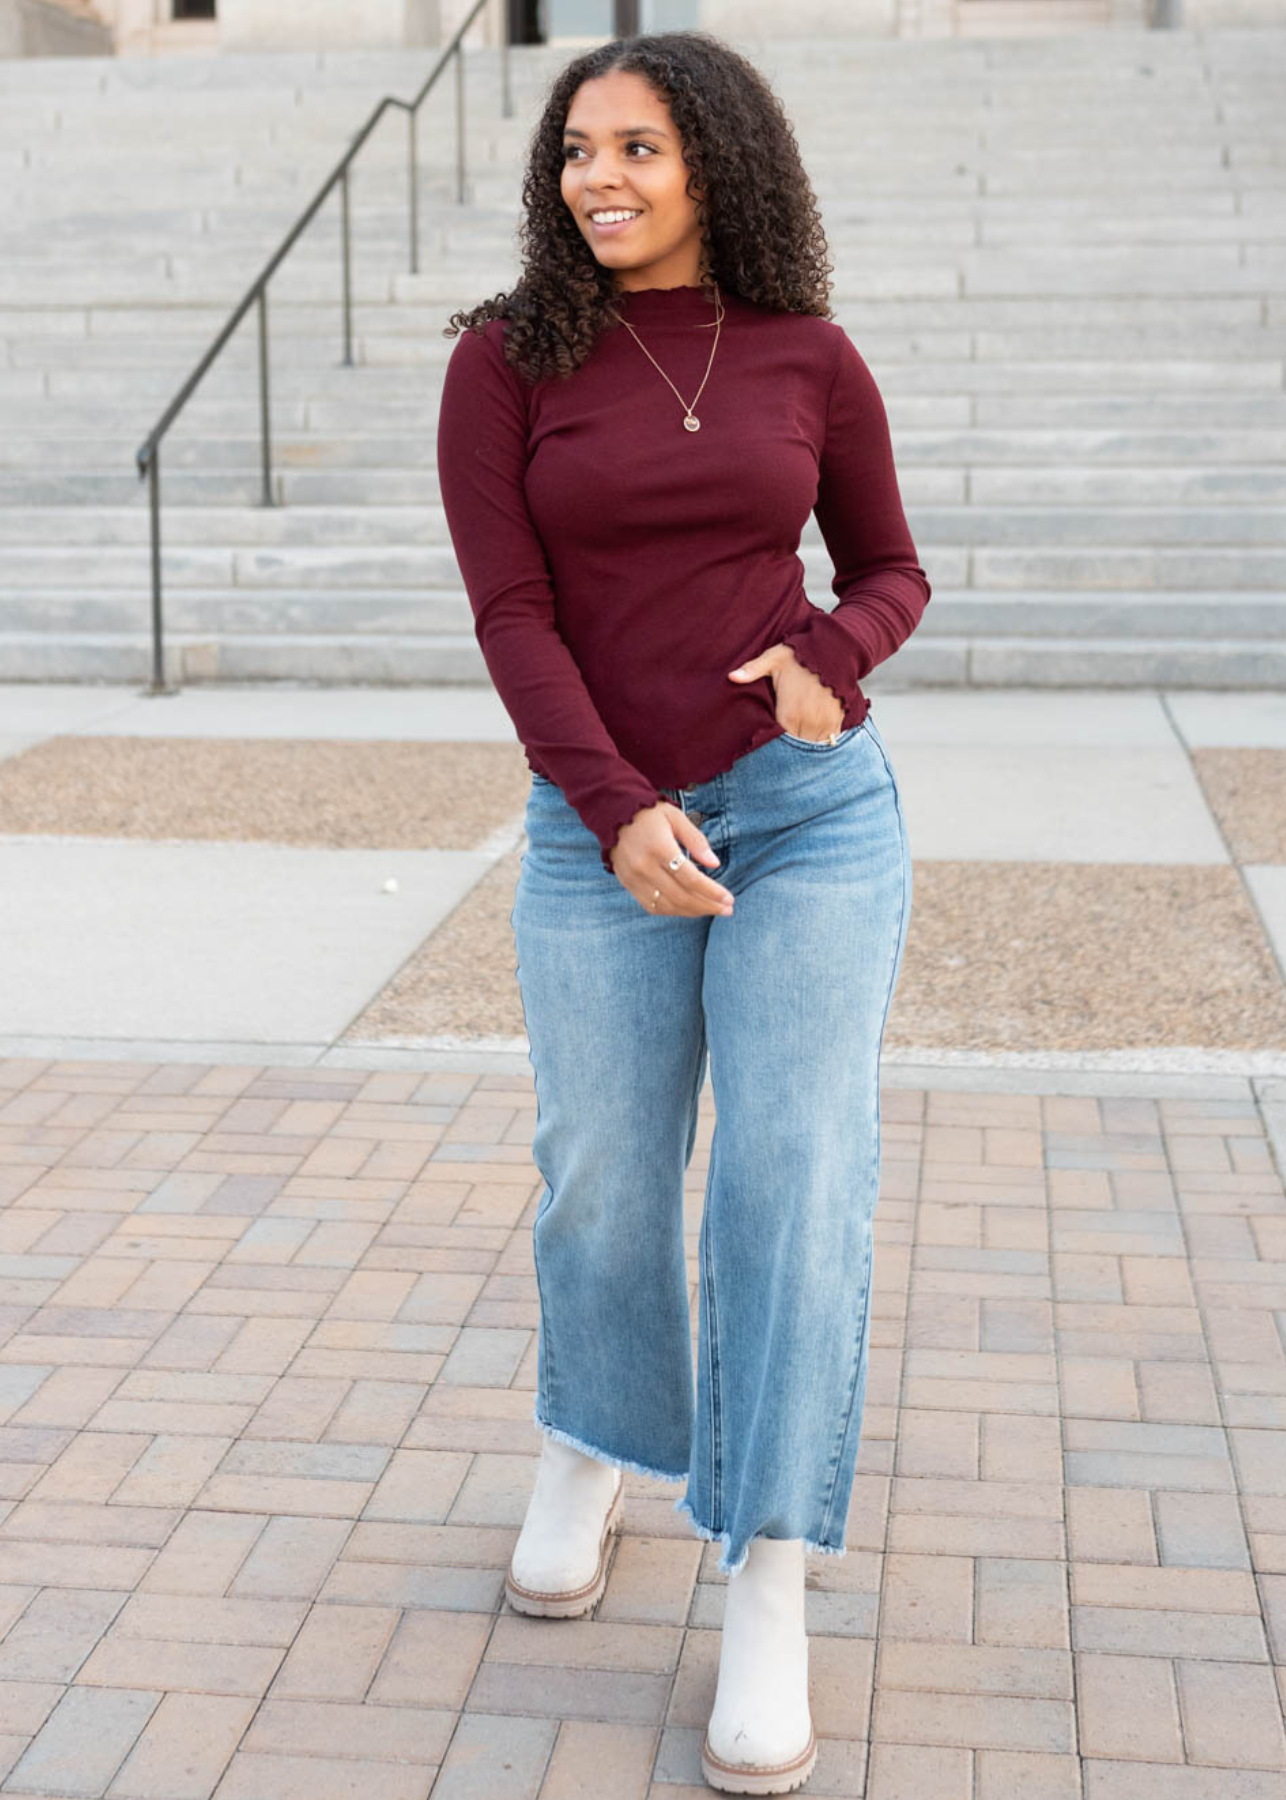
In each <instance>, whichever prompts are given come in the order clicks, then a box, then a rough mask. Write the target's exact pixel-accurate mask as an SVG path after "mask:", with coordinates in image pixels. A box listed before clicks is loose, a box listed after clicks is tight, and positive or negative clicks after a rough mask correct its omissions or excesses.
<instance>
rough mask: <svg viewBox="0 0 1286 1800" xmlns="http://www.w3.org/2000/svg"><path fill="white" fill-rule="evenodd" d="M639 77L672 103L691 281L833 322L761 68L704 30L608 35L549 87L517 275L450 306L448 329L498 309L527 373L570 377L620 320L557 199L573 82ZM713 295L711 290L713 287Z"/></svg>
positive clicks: (809, 220) (803, 192) (816, 241)
mask: <svg viewBox="0 0 1286 1800" xmlns="http://www.w3.org/2000/svg"><path fill="white" fill-rule="evenodd" d="M613 69H623V70H627V71H629V72H630V73H632V74H637V75H641V76H642V77H643V78H644V79H645V80H646V81H647V82H648V83H649V84H650V85H651V87H652V89H653V90H654V92H655V93H657V94H658V95H659V96H660V97H661V98H663V99H664V100H665V101H666V103H667V104H668V106H669V108H670V116H671V118H672V119H673V121H674V125H675V128H676V130H677V131H678V133H679V136H680V139H681V142H682V146H683V160H684V162H685V163H686V165H687V166H688V168H689V170H690V171H691V173H690V175H689V177H688V187H687V191H688V193H689V194H692V192H693V186H694V182H695V184H696V185H697V186H698V187H699V188H701V189H702V190H703V191H704V198H703V199H697V198H696V196H695V195H694V196H693V197H694V199H695V200H696V206H697V219H698V223H699V225H700V228H701V235H702V263H703V270H702V284H703V285H705V284H706V283H708V282H709V281H710V280H711V279H713V280H714V281H717V282H718V283H719V286H720V287H721V288H722V289H724V290H725V291H728V292H731V293H735V294H737V295H739V296H740V297H741V298H742V299H744V300H749V301H751V302H753V303H755V304H758V305H760V306H766V307H770V308H772V309H773V310H774V311H780V312H797V313H813V314H816V315H818V316H820V317H821V318H830V317H831V316H832V315H831V309H830V304H829V298H828V296H829V292H830V280H829V272H830V271H831V270H832V268H833V265H832V264H831V263H830V262H829V261H828V260H827V244H826V238H825V234H824V232H823V230H822V223H821V217H820V214H819V212H818V208H817V201H816V197H815V196H814V194H813V189H812V185H811V183H810V182H809V179H808V176H807V175H806V174H805V172H804V165H803V162H802V160H801V158H800V154H799V145H798V144H797V142H796V140H795V133H794V129H793V127H792V126H791V123H790V121H789V119H788V118H787V117H786V114H785V112H784V110H783V108H782V105H781V102H780V101H779V100H778V98H777V96H776V94H775V93H774V92H773V90H772V88H771V87H770V86H769V84H768V82H767V80H766V79H765V77H764V76H763V75H762V74H761V73H760V72H759V70H758V69H756V68H755V66H754V65H753V63H751V62H748V61H747V59H746V58H745V57H744V56H741V55H740V54H739V53H738V52H737V51H735V50H734V49H732V48H731V46H730V45H728V44H726V43H724V42H723V40H722V39H720V38H717V37H715V36H714V35H713V34H712V33H710V32H705V31H660V32H653V33H650V34H646V35H643V36H640V37H630V38H613V39H612V40H611V42H609V43H606V44H602V45H598V46H596V47H595V48H594V49H592V50H589V51H587V52H586V53H585V54H584V55H583V56H578V57H576V58H575V59H574V60H573V61H572V62H569V63H568V64H567V65H566V67H564V68H563V69H562V70H561V71H560V72H559V73H558V75H557V76H556V77H555V79H554V81H553V83H552V84H551V86H550V89H549V94H548V98H547V99H546V102H545V108H544V111H543V113H542V114H541V117H540V121H539V123H538V124H537V126H536V128H535V131H534V132H533V134H532V138H531V144H530V148H529V152H528V160H527V169H526V173H525V174H524V177H523V188H522V198H523V206H524V215H523V218H522V221H521V224H520V227H519V233H518V240H519V247H520V252H521V256H522V264H523V269H522V274H521V276H520V277H519V279H518V281H517V283H516V284H515V286H514V287H513V288H512V289H511V290H510V291H509V292H508V293H500V294H496V295H494V296H493V297H492V298H491V299H489V300H483V301H482V302H481V303H480V304H479V305H477V306H474V307H472V308H467V309H464V310H462V311H459V312H455V313H452V315H451V321H450V324H449V325H447V326H446V327H444V330H443V335H444V336H445V337H454V336H456V335H457V334H458V332H459V330H460V329H461V328H466V329H468V330H470V331H476V332H482V331H485V329H486V327H487V325H488V323H489V322H490V321H491V320H492V319H507V320H508V321H509V326H508V329H507V330H506V331H505V333H504V340H505V343H504V354H505V360H506V361H507V362H509V363H510V364H512V365H513V366H514V367H516V368H517V369H518V371H519V372H520V373H521V374H522V375H523V376H525V377H526V379H527V380H528V381H532V382H535V381H539V380H540V379H542V378H543V377H544V376H547V375H555V374H557V375H559V376H562V377H566V376H569V375H571V374H573V373H574V372H575V370H576V369H578V368H579V367H580V365H581V364H582V363H583V362H584V361H585V359H586V357H587V356H588V355H589V353H590V351H591V350H592V349H593V347H594V343H595V340H596V338H597V337H598V335H599V333H600V332H601V331H604V330H612V329H619V327H618V326H617V324H616V321H615V319H614V318H613V316H612V314H611V312H610V310H609V309H610V307H611V303H612V301H613V299H614V297H615V296H616V294H617V293H618V291H619V290H618V288H617V285H616V276H615V272H614V271H613V270H612V269H608V268H605V267H604V266H603V265H602V264H601V263H600V262H599V261H598V259H597V258H596V257H595V255H594V253H593V251H592V250H591V249H590V247H589V245H588V244H587V243H586V242H585V239H584V237H583V236H582V234H581V232H580V230H579V229H578V227H577V225H576V221H575V220H574V219H573V217H572V215H571V212H570V210H569V209H568V206H567V204H566V202H565V201H564V199H563V196H562V190H561V179H562V168H563V131H564V127H565V125H566V122H567V113H568V109H569V108H570V106H571V103H572V99H573V97H574V95H575V93H576V90H577V89H578V88H579V87H580V86H581V84H582V82H585V81H590V80H592V79H593V78H594V77H595V76H598V75H606V74H607V73H608V72H609V71H610V70H613ZM711 298H712V299H713V292H712V294H711Z"/></svg>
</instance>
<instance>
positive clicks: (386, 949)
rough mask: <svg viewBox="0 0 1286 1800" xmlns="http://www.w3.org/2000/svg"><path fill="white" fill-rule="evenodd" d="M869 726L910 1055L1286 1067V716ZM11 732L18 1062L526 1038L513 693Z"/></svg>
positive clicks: (916, 716) (976, 715) (64, 701)
mask: <svg viewBox="0 0 1286 1800" xmlns="http://www.w3.org/2000/svg"><path fill="white" fill-rule="evenodd" d="M873 706H874V709H875V716H876V717H877V718H878V720H879V723H880V728H881V733H882V735H883V737H884V739H885V741H886V743H887V744H888V746H889V749H890V753H891V755H892V758H893V761H894V765H895V769H896V772H897V776H898V780H899V786H900V789H901V792H902V798H903V802H904V809H905V813H906V818H907V823H908V831H909V834H910V838H911V845H912V851H913V854H914V857H915V863H916V887H915V895H914V900H913V907H912V921H911V929H910V936H909V939H908V944H907V956H906V963H905V965H904V970H903V974H902V978H901V980H900V982H899V986H898V991H897V995H896V997H895V1001H894V1006H893V1011H892V1013H891V1016H890V1020H889V1031H888V1039H887V1048H888V1053H889V1056H890V1059H891V1060H892V1061H894V1062H897V1063H899V1064H901V1063H916V1062H918V1061H926V1060H927V1062H928V1063H930V1064H933V1065H936V1064H938V1063H942V1062H945V1063H948V1064H952V1065H954V1064H956V1063H958V1062H961V1061H964V1062H966V1063H968V1062H972V1061H978V1060H980V1059H981V1060H984V1061H986V1062H993V1061H995V1060H997V1059H998V1060H1000V1061H1001V1062H1002V1063H1006V1064H1015V1065H1019V1066H1022V1065H1024V1064H1037V1065H1040V1066H1048V1067H1083V1066H1106V1067H1113V1066H1118V1067H1126V1068H1134V1067H1139V1066H1148V1067H1156V1068H1162V1067H1168V1068H1177V1069H1194V1070H1200V1069H1203V1068H1206V1069H1213V1070H1220V1071H1225V1070H1226V1071H1229V1072H1237V1073H1240V1074H1274V1073H1282V1074H1286V984H1284V982H1283V965H1284V964H1286V697H1283V696H1279V695H1271V694H1262V693H1245V694H1242V693H1158V694H1148V693H1142V694H1139V693H1113V692H1103V691H1084V692H1017V693H1015V692H1012V691H996V692H991V693H983V694H978V693H959V692H953V691H941V692H920V693H881V692H879V690H878V688H877V689H875V690H874V700H873ZM0 725H2V727H3V732H4V734H5V735H4V737H3V738H2V739H0V748H2V749H4V750H7V751H8V755H7V756H6V757H4V759H3V760H0V858H2V859H3V864H4V870H5V879H4V880H3V882H2V883H0V990H2V991H3V992H4V993H5V995H6V1007H5V1016H4V1019H3V1022H2V1028H3V1033H4V1035H3V1036H0V1051H3V1050H8V1051H10V1052H11V1053H13V1054H18V1055H24V1054H32V1055H37V1056H44V1055H52V1056H63V1055H74V1056H83V1055H93V1054H97V1053H98V1051H99V1049H100V1048H102V1049H105V1050H107V1051H109V1052H111V1053H115V1054H121V1055H126V1056H130V1055H135V1054H141V1055H144V1056H148V1057H150V1056H152V1055H156V1054H159V1055H161V1056H162V1057H167V1058H168V1057H170V1056H180V1055H188V1054H191V1055H195V1056H210V1057H214V1058H219V1057H224V1056H234V1057H236V1056H240V1055H242V1054H243V1053H245V1054H247V1055H251V1056H258V1055H260V1054H263V1055H267V1056H271V1057H272V1058H273V1059H275V1060H278V1061H283V1062H301V1063H311V1062H324V1061H325V1060H326V1059H327V1058H328V1057H330V1056H332V1055H334V1054H336V1053H340V1054H342V1056H343V1057H344V1058H345V1059H346V1060H351V1058H352V1057H353V1055H354V1054H357V1055H358V1056H360V1057H365V1056H367V1055H368V1054H369V1055H373V1056H377V1057H382V1056H384V1055H386V1054H390V1053H396V1052H397V1051H398V1050H409V1051H412V1052H413V1053H414V1054H415V1055H416V1056H422V1055H423V1053H424V1052H425V1051H428V1050H432V1049H436V1048H446V1049H456V1048H463V1047H465V1046H468V1047H470V1048H478V1049H483V1048H494V1049H497V1050H501V1051H518V1052H519V1053H521V1052H522V1051H523V1050H524V1049H525V1037H524V1034H523V1021H522V1014H521V1007H520V1004H519V1000H518V994H517V987H516V983H515V981H514V976H513V946H512V938H511V934H510V928H509V910H510V907H511V905H512V896H513V886H514V883H515V881H516V879H517V869H518V860H519V855H520V851H521V832H522V809H523V804H524V801H525V798H526V792H527V784H528V776H527V771H526V765H525V762H524V760H523V756H522V751H521V748H520V746H519V745H518V743H517V742H516V740H515V738H514V734H513V731H512V728H511V726H510V724H509V721H508V719H507V717H506V716H505V714H504V712H503V709H502V708H501V706H500V703H499V701H498V699H497V698H496V696H495V695H494V694H493V693H492V692H491V691H490V690H483V689H477V688H472V689H471V688H458V689H454V690H453V689H443V688H438V689H433V690H419V691H414V690H411V691H408V690H405V689H402V690H394V689H350V690H333V689H305V688H299V689H289V688H286V689H277V688H258V689H255V688H244V689H240V690H238V689H225V688H190V689H187V690H185V691H184V692H183V693H181V694H179V695H177V696H174V697H171V698H164V699H151V698H148V697H146V696H145V695H143V694H142V693H140V692H137V691H135V690H132V689H128V688H126V689H111V688H92V687H64V688H43V687H35V686H22V685H15V686H11V687H8V688H0ZM390 881H392V882H395V883H396V891H390V890H389V889H388V885H387V884H388V883H389V882H390ZM417 1066H423V1065H422V1064H419V1065H417ZM514 1066H522V1063H521V1062H520V1063H519V1064H517V1065H514Z"/></svg>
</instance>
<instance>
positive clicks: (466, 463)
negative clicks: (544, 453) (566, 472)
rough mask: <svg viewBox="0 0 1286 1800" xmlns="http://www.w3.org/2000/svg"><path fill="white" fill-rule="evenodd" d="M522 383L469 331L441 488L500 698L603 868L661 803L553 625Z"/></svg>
mask: <svg viewBox="0 0 1286 1800" xmlns="http://www.w3.org/2000/svg"><path fill="white" fill-rule="evenodd" d="M521 382H522V377H521V376H520V375H519V374H518V373H517V371H516V370H514V369H512V368H510V366H509V365H508V364H507V363H506V362H505V360H504V356H503V353H502V350H501V346H500V342H499V332H498V331H489V332H488V333H487V334H486V335H482V334H479V333H477V332H473V331H469V330H467V329H466V330H465V331H464V332H463V334H462V335H461V337H460V338H459V339H458V340H457V342H456V345H455V348H454V350H453V351H452V354H451V356H450V358H449V360H448V363H447V369H446V375H445V378H444V381H443V388H442V401H441V407H440V411H439V414H438V434H437V454H438V483H439V487H440V489H441V493H442V504H443V506H444V508H445V510H446V518H447V527H448V530H449V531H450V533H451V541H452V545H453V547H454V550H455V555H456V560H457V562H458V563H459V565H460V572H461V574H462V575H463V577H464V584H465V589H466V591H467V593H468V596H469V604H470V606H471V607H472V609H473V615H474V623H475V632H476V636H477V639H478V644H479V646H480V648H481V650H482V655H483V660H484V661H485V663H486V665H487V669H488V672H489V673H490V675H491V679H492V681H493V682H494V683H495V687H496V691H497V693H498V694H499V695H500V698H501V701H502V703H503V704H504V707H505V710H506V711H507V712H508V714H509V717H510V718H511V719H512V720H513V723H514V728H515V729H516V731H517V733H518V736H519V737H520V738H521V739H522V742H523V744H524V745H525V746H526V748H527V750H528V753H529V760H531V759H534V761H535V763H536V764H537V765H538V767H539V769H540V771H541V773H544V774H547V775H548V776H549V777H550V779H551V780H553V781H555V782H556V783H557V784H558V786H559V787H560V788H561V789H562V790H563V793H564V794H565V796H566V798H567V800H568V801H569V803H570V804H571V805H572V806H573V807H574V808H575V809H576V811H577V813H578V814H579V815H580V817H581V819H582V820H583V821H584V823H585V825H586V826H587V827H588V828H589V830H590V831H592V832H593V833H594V835H595V837H596V838H597V839H598V841H599V845H600V848H601V851H602V862H603V867H604V868H605V869H606V870H607V871H608V872H609V873H612V872H613V871H612V865H611V861H610V859H609V855H608V852H609V851H610V850H611V848H612V846H613V845H614V844H615V842H616V838H617V834H618V832H619V831H620V828H621V826H622V825H624V824H626V823H628V821H629V820H630V819H632V818H633V817H634V815H635V814H636V813H637V812H639V811H640V810H641V809H642V808H643V807H646V806H655V805H656V804H657V802H658V801H659V800H661V799H663V798H664V796H663V795H662V794H660V793H658V792H657V789H656V788H655V787H654V786H653V784H652V783H651V782H650V781H648V780H646V779H645V778H644V776H643V775H642V774H641V773H640V771H639V770H638V769H636V768H635V767H634V765H633V764H632V763H630V762H628V761H627V760H626V759H625V758H624V757H623V756H621V754H620V753H619V751H618V750H617V748H616V746H615V744H614V743H613V741H612V739H611V737H610V736H609V734H608V732H607V729H606V727H605V726H604V724H603V721H602V719H601V717H600V716H599V713H598V711H597V708H596V707H595V705H594V703H593V701H592V699H591V697H590V695H589V692H588V689H587V688H586V685H585V681H584V678H583V677H582V675H581V672H580V670H579V668H578V666H577V664H576V662H575V660H574V658H573V656H572V653H571V651H570V649H569V648H568V646H567V644H566V642H565V641H564V639H563V637H562V636H561V634H560V632H559V630H558V626H557V622H556V619H555V609H554V588H553V581H552V578H551V575H550V569H549V563H548V559H547V557H546V555H545V550H544V545H543V543H542V542H541V539H540V536H539V533H538V532H537V530H536V527H535V524H534V522H533V520H532V517H531V513H530V510H529V507H528V504H527V498H526V493H525V490H524V474H525V470H526V465H527V412H526V405H525V403H524V399H523V394H522V390H521Z"/></svg>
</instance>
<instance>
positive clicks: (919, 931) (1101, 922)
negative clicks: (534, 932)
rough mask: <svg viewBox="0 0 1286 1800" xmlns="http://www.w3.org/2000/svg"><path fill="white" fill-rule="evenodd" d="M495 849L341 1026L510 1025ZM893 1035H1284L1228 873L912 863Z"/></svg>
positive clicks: (1124, 1039) (971, 1046)
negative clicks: (478, 877)
mask: <svg viewBox="0 0 1286 1800" xmlns="http://www.w3.org/2000/svg"><path fill="white" fill-rule="evenodd" d="M518 868H519V853H518V852H514V853H513V855H511V856H508V857H505V858H503V859H502V861H501V862H499V863H498V864H497V865H496V867H495V868H494V869H493V870H492V871H491V873H490V874H489V875H488V876H487V877H486V879H485V880H484V881H482V882H481V883H480V884H479V885H478V887H477V888H476V889H475V890H474V891H473V893H472V894H470V895H469V896H468V897H467V898H466V899H465V900H464V901H463V902H462V903H461V904H460V906H458V907H457V908H456V910H455V912H454V913H452V914H451V916H450V917H449V918H448V919H447V920H445V921H444V922H443V924H442V926H441V927H440V928H439V930H438V931H437V932H436V933H435V934H434V935H433V936H432V937H431V938H429V939H428V941H427V942H426V943H425V944H424V945H423V946H422V947H421V949H420V950H419V951H417V952H416V954H415V955H414V956H412V957H411V958H409V959H408V961H407V962H406V963H405V964H404V965H403V967H402V968H401V969H400V970H399V972H398V974H397V976H396V977H395V978H394V980H393V981H392V982H391V983H390V984H389V985H388V987H386V988H385V990H384V991H383V993H382V994H380V996H379V997H378V999H377V1000H376V1001H375V1002H374V1004H373V1005H372V1006H370V1007H369V1008H368V1009H367V1010H366V1012H365V1013H363V1014H362V1015H361V1017H360V1018H358V1019H356V1020H355V1021H354V1022H353V1024H352V1025H351V1026H350V1027H349V1030H348V1032H347V1033H346V1036H348V1037H352V1038H386V1037H388V1038H416V1037H431V1036H435V1035H438V1034H443V1035H448V1034H449V1035H457V1034H458V1035H461V1036H480V1037H481V1036H493V1035H495V1036H520V1035H521V1034H522V1032H523V1031H524V1029H525V1026H524V1021H523V1015H522V1006H521V1000H520V997H519V994H518V986H517V980H516V977H515V974H514V963H515V957H514V950H513V937H512V931H511V928H510V924H509V914H510V911H511V909H512V906H513V892H514V886H515V883H516V881H517V878H518ZM885 1043H886V1045H887V1046H888V1048H890V1049H894V1048H900V1049H912V1048H916V1049H927V1048H943V1049H953V1050H982V1051H995V1050H1018V1051H1024V1050H1124V1049H1161V1048H1178V1047H1200V1048H1204V1049H1227V1050H1231V1049H1237V1050H1250V1049H1255V1050H1260V1049H1280V1048H1281V1046H1282V1045H1283V1044H1286V990H1283V987H1282V983H1281V980H1280V977H1279V975H1278V972H1277V968H1276V964H1275V962H1274V960H1273V956H1272V953H1271V951H1270V949H1269V947H1268V945H1267V942H1266V941H1265V939H1264V935H1263V932H1262V929H1261V928H1260V925H1259V922H1258V920H1257V918H1256V917H1255V914H1254V912H1253V911H1252V909H1251V906H1250V903H1249V901H1248V900H1247V898H1246V895H1245V891H1244V889H1243V888H1242V886H1241V882H1240V880H1239V878H1238V876H1237V872H1236V870H1234V869H1227V868H1212V867H1196V866H1182V867H1164V866H1161V867H1158V866H1156V865H1153V864H1130V865H1124V866H1116V865H1099V864H1094V863H948V862H941V863H937V862H927V863H917V864H916V868H915V891H914V896H913V901H912V909H911V924H910V929H909V931H908V934H907V947H906V957H905V960H904V963H903V967H902V973H901V976H900V978H899V981H898V986H897V992H896V994H895V995H894V1000H893V1006H892V1009H891V1011H890V1014H889V1021H888V1029H887V1033H886V1037H885Z"/></svg>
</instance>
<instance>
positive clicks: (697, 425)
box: [683, 413, 701, 431]
mask: <svg viewBox="0 0 1286 1800" xmlns="http://www.w3.org/2000/svg"><path fill="white" fill-rule="evenodd" d="M683 425H684V429H685V430H687V431H700V429H701V421H700V419H698V418H695V417H694V416H693V415H692V413H688V414H687V416H686V417H685V418H684V421H683Z"/></svg>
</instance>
